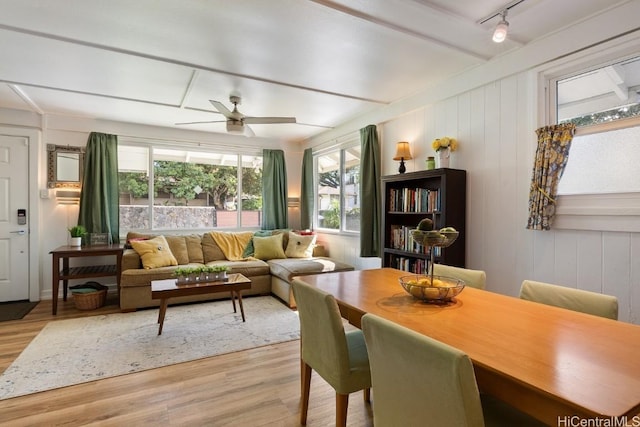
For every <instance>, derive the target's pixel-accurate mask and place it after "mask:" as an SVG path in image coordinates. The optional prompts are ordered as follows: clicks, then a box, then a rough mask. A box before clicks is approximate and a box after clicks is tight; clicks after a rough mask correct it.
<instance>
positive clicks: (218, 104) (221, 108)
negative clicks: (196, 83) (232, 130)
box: [209, 99, 233, 119]
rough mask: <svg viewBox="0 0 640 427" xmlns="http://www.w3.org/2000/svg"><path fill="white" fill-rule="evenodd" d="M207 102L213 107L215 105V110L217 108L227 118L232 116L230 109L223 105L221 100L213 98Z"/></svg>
mask: <svg viewBox="0 0 640 427" xmlns="http://www.w3.org/2000/svg"><path fill="white" fill-rule="evenodd" d="M209 102H210V103H211V104H213V106H214V107H216V110H218V111H219V112H220V114H222V115H223V116H225V117H226V118H228V119H231V118H233V114H232V113H231V111H230V110H229V109H228V108H227V107H225V106H224V104H223V103H222V102H220V101H214V100H213V99H210V100H209Z"/></svg>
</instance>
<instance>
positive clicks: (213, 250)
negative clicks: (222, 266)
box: [202, 233, 226, 264]
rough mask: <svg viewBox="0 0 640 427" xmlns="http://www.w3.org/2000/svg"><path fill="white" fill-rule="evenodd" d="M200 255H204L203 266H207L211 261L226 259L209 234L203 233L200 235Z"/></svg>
mask: <svg viewBox="0 0 640 427" xmlns="http://www.w3.org/2000/svg"><path fill="white" fill-rule="evenodd" d="M202 253H203V255H204V262H205V264H208V263H210V262H211V261H220V260H225V259H226V258H225V256H224V254H223V253H222V250H221V249H220V247H219V246H218V244H217V243H216V241H215V240H213V236H212V235H211V233H204V234H203V235H202Z"/></svg>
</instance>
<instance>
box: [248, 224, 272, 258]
mask: <svg viewBox="0 0 640 427" xmlns="http://www.w3.org/2000/svg"><path fill="white" fill-rule="evenodd" d="M256 236H257V237H269V236H271V230H258V231H256V232H255V233H253V237H256ZM253 237H251V240H249V244H248V245H247V247H246V248H244V252H242V257H243V258H249V257H250V256H253V255H254V253H255V251H256V250H255V248H254V247H253Z"/></svg>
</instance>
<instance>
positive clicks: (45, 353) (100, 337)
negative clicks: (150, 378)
mask: <svg viewBox="0 0 640 427" xmlns="http://www.w3.org/2000/svg"><path fill="white" fill-rule="evenodd" d="M243 302H244V312H245V315H246V322H242V317H241V315H240V310H239V308H238V312H237V313H234V312H233V307H232V305H231V301H230V300H224V301H216V302H209V303H200V304H189V305H181V306H175V307H172V306H169V308H168V309H167V314H166V317H165V320H164V326H163V330H162V335H158V323H157V321H158V310H143V311H138V312H134V313H117V314H109V315H102V316H92V317H86V318H80V319H69V320H59V321H52V322H49V323H48V324H47V325H46V326H45V327H44V328H43V329H42V331H41V332H40V333H39V334H38V335H37V336H36V337H35V338H34V339H33V341H32V342H31V343H30V344H29V346H27V348H26V349H25V350H24V351H23V352H22V354H20V356H18V358H17V359H16V360H15V361H14V362H13V363H12V364H11V366H9V368H7V370H6V371H5V372H4V373H3V374H2V376H0V399H7V398H10V397H15V396H21V395H25V394H30V393H35V392H38V391H44V390H50V389H54V388H59V387H65V386H69V385H73V384H79V383H83V382H89V381H94V380H98V379H103V378H108V377H114V376H118V375H123V374H129V373H133V372H139V371H143V370H147V369H152V368H158V367H162V366H168V365H172V364H175V363H181V362H187V361H191V360H196V359H200V358H204V357H210V356H216V355H220V354H224V353H230V352H234V351H240V350H246V349H249V348H254V347H260V346H264V345H268V344H275V343H279V342H284V341H291V340H294V339H297V338H299V337H300V326H299V325H300V324H299V320H298V316H297V314H296V312H294V311H292V310H290V309H289V308H287V307H286V306H285V305H284V304H282V303H281V302H279V301H278V300H276V299H275V298H273V297H270V296H264V297H262V296H261V297H249V298H244V299H243Z"/></svg>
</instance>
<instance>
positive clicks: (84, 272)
mask: <svg viewBox="0 0 640 427" xmlns="http://www.w3.org/2000/svg"><path fill="white" fill-rule="evenodd" d="M123 252H124V246H123V245H119V244H118V245H93V246H60V247H58V248H56V249H54V250H52V251H51V252H49V253H50V254H51V255H53V292H52V300H53V301H52V302H53V304H52V313H53V315H56V314H57V312H58V293H59V290H60V281H61V280H62V284H63V285H62V298H63V300H64V301H66V300H67V289H68V284H69V280H71V279H86V278H90V277H107V276H115V277H116V280H117V283H118V292H119V291H120V272H121V271H122V253H123ZM98 256H115V257H116V263H115V265H113V264H112V265H89V266H79V267H70V266H69V258H86V257H98ZM61 259H62V269H61V268H60V260H61Z"/></svg>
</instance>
